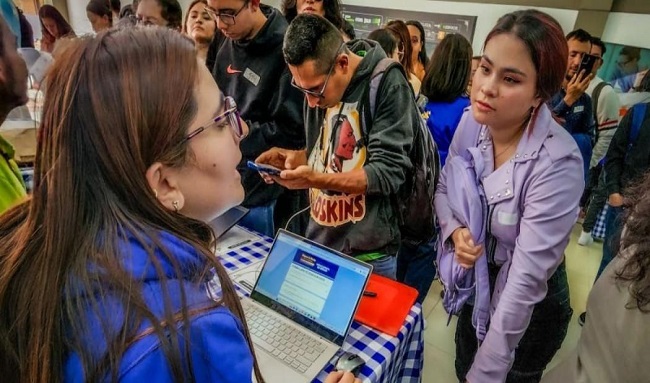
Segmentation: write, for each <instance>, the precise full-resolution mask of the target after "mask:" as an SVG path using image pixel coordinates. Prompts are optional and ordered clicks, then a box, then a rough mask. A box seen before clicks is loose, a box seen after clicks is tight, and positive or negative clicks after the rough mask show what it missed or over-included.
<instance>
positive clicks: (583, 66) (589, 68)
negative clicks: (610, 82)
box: [578, 53, 598, 78]
mask: <svg viewBox="0 0 650 383" xmlns="http://www.w3.org/2000/svg"><path fill="white" fill-rule="evenodd" d="M596 60H598V57H596V56H593V55H590V54H586V53H585V54H584V55H583V56H582V61H580V66H579V67H578V76H580V73H581V72H582V71H583V70H584V71H585V74H584V76H583V77H582V78H585V77H586V76H589V75H590V74H591V72H593V70H594V65H595V64H596Z"/></svg>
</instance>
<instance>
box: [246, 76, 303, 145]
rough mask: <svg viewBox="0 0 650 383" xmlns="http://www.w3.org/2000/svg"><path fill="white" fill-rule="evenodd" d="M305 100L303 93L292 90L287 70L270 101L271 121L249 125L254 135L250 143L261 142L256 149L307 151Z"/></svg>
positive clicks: (250, 123)
mask: <svg viewBox="0 0 650 383" xmlns="http://www.w3.org/2000/svg"><path fill="white" fill-rule="evenodd" d="M304 98H305V97H304V95H303V94H302V92H300V91H299V90H298V89H296V88H294V87H293V86H291V72H289V69H288V68H286V69H285V70H284V71H283V72H282V76H281V78H280V81H279V82H278V89H277V91H276V92H274V94H273V98H272V99H271V103H270V106H269V109H270V114H271V119H270V120H267V121H263V122H259V121H246V123H247V124H248V126H249V130H250V132H251V136H249V137H248V138H247V140H250V141H258V142H256V143H255V144H254V147H273V146H279V147H282V148H286V149H294V150H297V149H304V148H305V127H304V126H305V125H304V117H303V104H304ZM256 136H259V137H256Z"/></svg>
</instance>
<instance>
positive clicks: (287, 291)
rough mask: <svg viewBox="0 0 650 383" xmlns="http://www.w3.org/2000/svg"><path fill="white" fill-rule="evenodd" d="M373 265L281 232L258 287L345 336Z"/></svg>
mask: <svg viewBox="0 0 650 383" xmlns="http://www.w3.org/2000/svg"><path fill="white" fill-rule="evenodd" d="M368 274H369V269H368V268H366V267H364V266H363V265H360V264H358V263H355V262H354V261H352V260H349V259H346V258H344V257H341V256H340V255H338V254H336V253H334V252H331V251H328V250H327V249H324V248H321V247H319V246H315V245H313V244H310V243H308V242H306V241H304V240H301V239H299V238H294V237H292V236H289V235H287V234H285V233H280V234H279V235H278V237H277V239H276V240H275V243H274V244H273V248H272V250H271V252H270V253H269V256H268V259H267V261H266V264H265V265H264V268H263V270H262V273H261V274H260V276H259V279H258V281H257V286H256V288H255V290H256V291H257V292H259V293H261V294H263V295H266V296H267V297H269V298H271V299H272V300H274V301H276V302H278V303H280V304H282V305H284V306H287V307H289V308H290V309H292V310H294V311H296V312H297V313H299V314H301V315H303V316H305V317H307V318H309V319H311V320H313V321H315V322H316V323H318V324H320V325H321V326H324V327H326V328H327V329H329V330H331V331H334V332H336V333H337V334H338V335H340V336H345V333H346V332H347V326H348V324H349V320H350V318H351V317H352V315H353V314H354V310H355V308H356V305H357V301H358V299H359V296H360V295H361V293H362V292H363V288H364V286H365V283H366V279H367V276H368Z"/></svg>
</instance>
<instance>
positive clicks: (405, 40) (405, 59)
mask: <svg viewBox="0 0 650 383" xmlns="http://www.w3.org/2000/svg"><path fill="white" fill-rule="evenodd" d="M386 29H387V30H388V31H390V32H391V33H392V34H393V36H395V39H397V50H398V53H397V54H398V61H399V62H400V64H402V66H403V67H404V70H405V71H406V73H408V74H409V82H410V83H411V87H412V88H413V92H414V93H415V95H418V94H420V87H421V86H422V82H421V81H420V79H418V77H417V76H416V75H415V74H414V73H413V53H412V52H413V46H412V44H411V35H410V34H409V30H408V27H407V26H406V24H405V23H404V22H403V21H402V20H393V21H390V22H388V24H386Z"/></svg>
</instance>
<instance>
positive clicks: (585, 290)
mask: <svg viewBox="0 0 650 383" xmlns="http://www.w3.org/2000/svg"><path fill="white" fill-rule="evenodd" d="M579 235H580V226H579V225H576V226H575V227H574V229H573V233H572V235H571V242H570V243H569V246H568V248H567V250H566V262H567V264H566V265H567V273H568V276H569V286H570V289H571V306H572V307H573V311H574V313H573V319H572V320H571V324H570V325H569V332H568V334H567V337H566V339H565V340H564V344H563V345H562V348H561V349H560V351H558V353H557V354H556V355H555V358H554V359H553V361H552V362H551V364H550V365H549V368H552V367H553V366H555V365H556V364H557V363H558V361H559V360H561V359H562V358H563V357H564V356H565V355H567V353H569V352H571V351H572V350H573V348H574V347H575V346H576V344H577V342H578V338H579V337H580V329H581V327H580V325H579V324H578V315H580V313H581V312H583V311H585V305H586V303H587V296H588V295H589V290H590V289H591V285H592V284H593V280H594V276H595V275H596V271H597V270H598V265H599V264H600V258H601V256H602V245H601V244H600V243H598V242H595V243H594V244H593V245H591V246H589V247H582V246H578V243H577V240H578V236H579ZM440 290H441V286H440V283H438V282H437V281H436V282H434V284H433V286H432V287H431V290H430V291H429V294H428V295H427V299H426V300H425V301H424V305H423V306H424V307H423V312H424V315H425V318H426V322H427V325H426V326H427V327H426V330H425V331H424V341H425V344H424V378H423V380H422V381H423V382H424V383H451V382H457V379H456V374H455V369H454V355H455V344H454V331H455V327H456V319H455V318H452V320H451V322H450V323H449V327H447V319H448V316H447V313H445V310H444V308H443V307H442V304H441V303H440Z"/></svg>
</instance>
